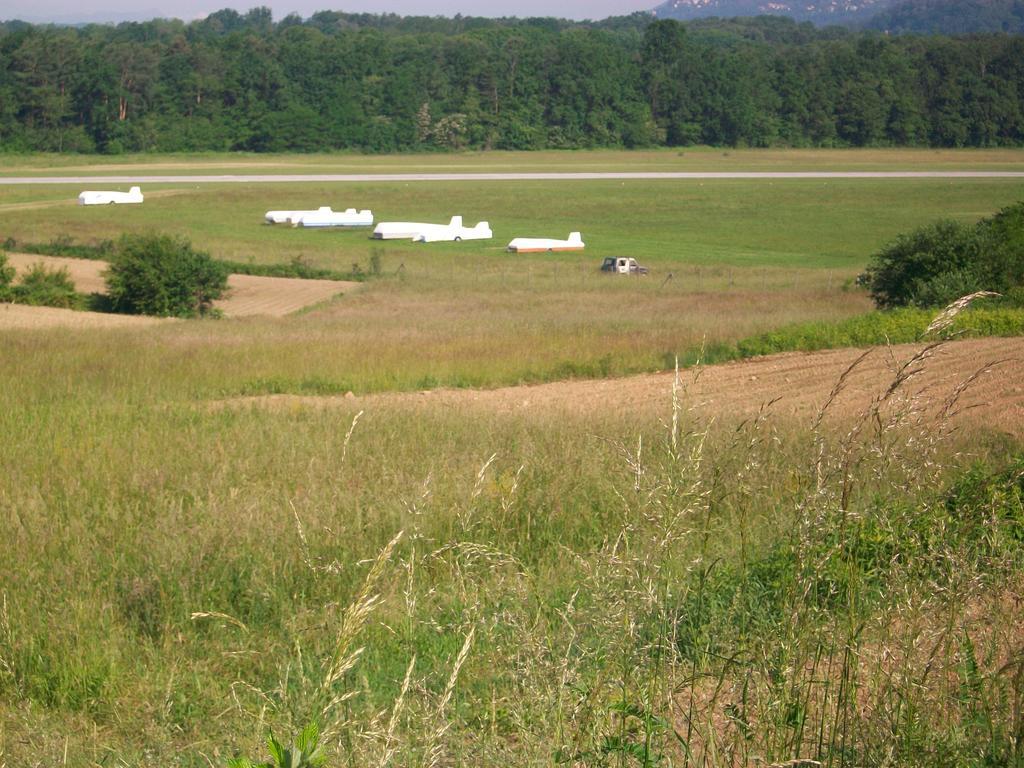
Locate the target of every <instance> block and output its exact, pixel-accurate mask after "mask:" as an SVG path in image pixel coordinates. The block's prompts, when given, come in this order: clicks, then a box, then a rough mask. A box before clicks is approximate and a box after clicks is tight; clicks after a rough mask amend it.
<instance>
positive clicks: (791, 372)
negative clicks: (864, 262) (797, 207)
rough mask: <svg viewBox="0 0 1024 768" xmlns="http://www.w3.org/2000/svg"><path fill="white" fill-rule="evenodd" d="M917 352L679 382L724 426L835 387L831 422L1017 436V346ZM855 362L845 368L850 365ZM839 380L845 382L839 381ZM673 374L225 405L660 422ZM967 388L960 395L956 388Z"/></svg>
mask: <svg viewBox="0 0 1024 768" xmlns="http://www.w3.org/2000/svg"><path fill="white" fill-rule="evenodd" d="M922 350H925V347H924V345H920V344H916V345H915V344H906V345H900V346H894V347H889V348H886V347H879V348H874V349H872V350H870V351H868V352H867V355H866V357H864V358H863V359H861V360H860V362H859V363H858V362H857V361H858V359H860V358H861V356H862V355H864V354H865V351H864V350H856V349H838V350H828V351H824V352H812V353H802V352H797V353H786V354H780V355H772V356H770V357H762V358H756V359H752V360H744V361H740V362H735V363H726V364H723V365H714V366H707V367H705V368H702V369H700V370H699V371H694V370H689V371H683V372H682V373H681V374H680V380H681V385H682V390H681V392H680V401H681V404H682V407H683V408H684V409H687V410H690V409H693V410H696V411H698V412H703V413H704V414H705V415H709V416H716V417H723V418H727V419H729V420H733V419H735V418H746V417H750V416H753V415H754V414H756V413H757V412H758V411H759V410H760V409H761V408H762V407H763V406H766V405H768V404H770V410H771V411H772V412H773V413H775V414H776V415H781V416H795V417H798V418H801V419H803V420H806V421H808V422H809V421H811V420H813V419H814V418H815V417H816V415H817V413H818V411H819V410H820V409H821V408H822V406H823V405H824V404H825V403H826V402H828V401H829V399H830V395H831V394H832V392H833V390H834V389H835V388H836V387H837V384H839V383H840V381H841V380H842V385H841V387H840V388H839V391H838V392H837V393H836V395H835V397H834V398H832V402H831V404H830V405H829V408H828V411H827V415H828V418H829V419H839V420H844V419H852V418H857V417H859V416H861V415H863V414H864V413H865V412H866V411H867V410H868V409H869V408H870V407H871V405H872V403H873V402H876V401H877V400H878V399H879V398H885V401H884V405H883V407H882V411H883V413H887V414H891V413H892V412H893V411H894V410H897V409H903V410H907V409H912V410H915V411H919V412H923V413H925V414H926V415H927V416H928V417H939V416H940V415H941V414H942V413H943V411H948V415H949V418H950V420H951V421H952V422H954V423H955V422H958V421H959V422H963V421H964V420H967V421H968V422H969V423H972V424H978V425H981V426H987V427H991V428H995V429H997V430H999V431H1003V432H1007V433H1010V434H1013V435H1017V436H1021V435H1024V338H1000V339H976V340H964V341H952V342H948V343H945V344H943V345H941V346H939V347H937V348H935V349H932V350H930V351H926V352H925V353H924V356H923V357H922V358H921V359H917V360H916V361H915V356H916V355H919V354H921V353H922ZM908 361H914V362H912V363H911V365H910V366H909V367H908V368H906V369H905V370H904V374H909V376H908V377H907V379H906V381H905V382H904V383H903V384H902V385H901V386H900V387H898V388H897V390H896V391H895V392H893V393H892V394H890V395H889V396H888V397H885V393H886V392H887V390H888V389H889V387H890V385H891V384H892V382H893V381H894V379H895V377H896V376H897V375H898V371H899V370H900V367H901V366H903V365H905V364H906V363H907V362H908ZM854 363H857V364H856V365H855V366H854V367H853V368H852V369H851V366H853V365H854ZM844 373H845V374H846V375H845V376H844ZM672 380H673V374H671V373H657V374H644V375H639V376H630V377H626V378H621V379H602V380H594V381H589V380H588V381H566V382H556V383H551V384H541V385H536V386H518V387H504V388H500V389H493V390H452V389H439V390H433V391H430V392H422V393H402V394H382V395H369V396H363V397H354V396H351V395H349V396H346V397H308V396H294V395H270V396H265V397H252V398H240V399H238V400H234V401H232V403H233V404H251V405H254V406H257V407H259V406H264V407H274V408H281V407H284V408H289V407H315V408H324V407H327V408H329V407H346V408H367V409H376V408H385V407H441V408H458V409H465V408H476V409H481V410H484V411H486V412H490V413H551V412H554V413H559V412H561V413H566V412H568V413H574V414H579V415H582V416H584V417H586V416H589V415H595V416H596V415H599V414H620V415H641V414H646V415H651V414H653V415H663V416H667V415H668V414H669V413H670V412H671V399H672ZM964 384H966V388H965V389H964V390H963V391H962V392H960V393H959V394H958V390H959V388H960V387H961V386H962V385H964Z"/></svg>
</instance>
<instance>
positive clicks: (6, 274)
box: [0, 251, 14, 301]
mask: <svg viewBox="0 0 1024 768" xmlns="http://www.w3.org/2000/svg"><path fill="white" fill-rule="evenodd" d="M13 279H14V267H12V266H9V265H8V264H7V254H6V253H3V252H2V251H0V301H6V300H7V296H8V294H9V290H8V289H9V288H10V285H11V281H12V280H13Z"/></svg>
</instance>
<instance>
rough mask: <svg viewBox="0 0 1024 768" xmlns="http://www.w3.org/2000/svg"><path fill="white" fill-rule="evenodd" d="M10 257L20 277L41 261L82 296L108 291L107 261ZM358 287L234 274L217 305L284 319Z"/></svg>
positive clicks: (227, 311)
mask: <svg viewBox="0 0 1024 768" xmlns="http://www.w3.org/2000/svg"><path fill="white" fill-rule="evenodd" d="M7 258H8V261H9V262H10V264H11V266H13V267H14V268H15V269H17V270H18V273H19V274H21V273H22V272H24V271H25V270H27V269H28V268H29V267H30V266H31V265H33V264H38V263H39V262H42V263H43V264H45V265H46V266H47V267H49V268H50V269H60V268H62V267H63V268H64V269H67V270H68V272H69V273H70V275H71V279H72V280H73V281H74V283H75V287H76V288H77V289H78V291H79V292H80V293H103V292H104V291H105V290H106V283H105V282H104V280H103V271H104V270H105V269H106V268H107V263H106V262H105V261H91V260H88V259H67V258H62V257H57V256H36V255H33V254H28V253H11V254H8V256H7ZM358 287H359V283H355V282H347V281H343V280H300V279H297V278H291V277H257V276H254V275H231V276H230V277H229V278H228V289H229V294H228V296H227V298H225V299H222V300H221V301H218V302H216V303H215V304H214V306H215V307H217V309H219V310H221V311H222V312H223V313H224V315H225V316H226V317H250V316H254V315H269V316H271V317H284V316H285V315H289V314H291V313H292V312H297V311H298V310H300V309H304V308H305V307H308V306H310V305H312V304H318V303H320V302H321V301H326V300H327V299H329V298H331V297H332V296H336V295H338V294H339V293H346V292H351V291H352V290H354V289H355V288H358ZM0 323H2V320H0ZM0 327H2V325H0Z"/></svg>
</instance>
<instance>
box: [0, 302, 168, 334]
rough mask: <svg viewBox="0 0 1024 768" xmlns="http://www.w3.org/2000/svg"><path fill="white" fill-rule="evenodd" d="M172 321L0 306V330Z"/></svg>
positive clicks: (123, 326)
mask: <svg viewBox="0 0 1024 768" xmlns="http://www.w3.org/2000/svg"><path fill="white" fill-rule="evenodd" d="M173 322H175V321H174V320H170V319H167V318H163V317H142V316H140V315H111V314H109V313H106V312H76V311H75V310H73V309H57V308H55V307H26V306H24V305H22V304H2V303H0V331H5V330H15V329H22V330H36V329H40V328H138V327H140V326H143V325H154V324H157V323H173Z"/></svg>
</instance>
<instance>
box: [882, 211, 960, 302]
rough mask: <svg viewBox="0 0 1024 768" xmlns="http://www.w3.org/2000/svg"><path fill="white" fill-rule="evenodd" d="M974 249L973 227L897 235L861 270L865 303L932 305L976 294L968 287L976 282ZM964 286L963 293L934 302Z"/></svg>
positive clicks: (941, 225) (947, 224)
mask: <svg viewBox="0 0 1024 768" xmlns="http://www.w3.org/2000/svg"><path fill="white" fill-rule="evenodd" d="M978 246H979V242H978V237H977V235H976V233H975V231H974V228H972V227H969V226H965V225H963V224H958V223H957V222H955V221H940V222H937V223H935V224H929V225H928V226H925V227H921V228H920V229H918V230H915V231H914V232H911V233H910V234H909V235H900V236H899V237H898V238H896V241H895V242H893V243H891V244H889V245H888V246H886V247H885V248H883V249H882V250H881V251H880V252H879V253H877V254H875V255H874V256H873V257H872V264H871V266H869V267H868V270H867V281H868V285H869V286H870V287H871V298H873V299H874V300H875V304H876V305H878V306H879V307H881V308H889V307H902V306H907V305H914V306H935V305H939V304H948V303H949V302H951V301H953V300H955V299H957V298H959V297H960V296H963V295H965V294H966V293H972V292H973V291H975V290H980V288H974V287H969V286H974V285H977V283H978V282H979V281H980V275H979V274H978V272H977V267H978V261H979V259H978V250H979V248H978ZM952 276H955V277H952ZM965 287H968V290H966V291H965V292H964V293H955V295H952V296H950V297H949V298H948V299H945V298H941V297H940V296H941V294H942V293H944V292H946V291H950V290H952V291H954V292H955V291H958V290H962V289H964V288H965Z"/></svg>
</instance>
